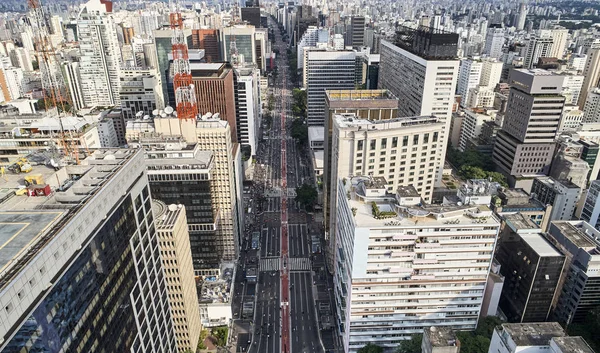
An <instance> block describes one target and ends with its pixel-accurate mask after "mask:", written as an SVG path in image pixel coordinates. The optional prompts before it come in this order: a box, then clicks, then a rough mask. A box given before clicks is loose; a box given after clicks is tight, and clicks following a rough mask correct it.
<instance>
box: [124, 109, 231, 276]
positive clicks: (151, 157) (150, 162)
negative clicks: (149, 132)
mask: <svg viewBox="0 0 600 353" xmlns="http://www.w3.org/2000/svg"><path fill="white" fill-rule="evenodd" d="M161 123H162V119H161ZM159 130H160V131H163V130H164V129H163V130H161V129H160V127H159ZM138 143H139V144H140V145H141V146H142V147H144V148H145V149H146V167H147V169H148V180H149V184H150V190H151V191H152V197H153V198H154V199H156V200H160V201H162V202H164V203H174V202H179V203H181V204H183V205H184V207H185V212H186V215H187V221H186V224H187V226H188V228H189V230H188V236H189V242H190V249H191V254H192V260H193V267H194V270H195V271H196V275H199V274H200V271H202V270H206V269H216V268H219V265H220V262H221V260H222V256H223V253H224V251H223V249H224V245H225V244H220V239H218V238H217V227H218V223H217V218H216V212H215V211H214V210H215V209H216V208H214V207H213V205H214V206H215V207H216V206H217V205H216V203H215V202H216V201H215V200H216V198H215V197H213V195H212V193H211V190H212V189H211V187H212V185H211V184H212V178H211V174H212V173H214V168H215V162H214V156H213V153H212V152H211V151H202V150H200V148H199V146H198V145H197V144H191V145H188V144H187V143H186V142H185V140H183V139H182V138H176V137H169V138H157V137H152V136H147V137H142V138H140V140H139V141H138ZM130 144H131V142H130ZM174 171H177V173H175V172H174Z"/></svg>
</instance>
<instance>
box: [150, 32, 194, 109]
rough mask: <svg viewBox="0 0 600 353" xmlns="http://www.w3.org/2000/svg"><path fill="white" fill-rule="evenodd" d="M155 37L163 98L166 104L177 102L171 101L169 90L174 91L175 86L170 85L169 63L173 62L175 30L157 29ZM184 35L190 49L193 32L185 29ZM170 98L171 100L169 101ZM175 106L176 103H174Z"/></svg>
mask: <svg viewBox="0 0 600 353" xmlns="http://www.w3.org/2000/svg"><path fill="white" fill-rule="evenodd" d="M152 33H153V35H154V46H155V48H156V59H157V62H158V68H157V69H158V72H159V73H160V80H161V83H162V89H163V97H164V98H165V104H166V102H167V101H168V102H175V99H173V100H172V101H171V100H170V97H171V96H170V95H169V88H170V89H171V90H172V89H173V85H169V83H171V82H172V81H171V80H169V76H170V74H169V62H170V60H172V58H173V57H172V47H173V43H171V41H172V38H173V30H171V29H157V30H154V31H153V32H152ZM183 33H184V35H185V38H186V40H187V43H188V47H191V43H192V32H191V30H189V29H184V30H183ZM167 97H169V99H167ZM172 104H174V103H172Z"/></svg>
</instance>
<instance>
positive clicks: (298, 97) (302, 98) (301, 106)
mask: <svg viewBox="0 0 600 353" xmlns="http://www.w3.org/2000/svg"><path fill="white" fill-rule="evenodd" d="M292 97H293V98H294V102H293V104H292V113H293V114H294V116H301V117H306V107H307V96H306V90H302V89H299V88H294V89H293V90H292Z"/></svg>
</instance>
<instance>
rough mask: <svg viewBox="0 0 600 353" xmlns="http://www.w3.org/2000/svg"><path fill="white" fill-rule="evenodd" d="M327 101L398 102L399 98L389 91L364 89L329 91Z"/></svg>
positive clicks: (326, 92) (326, 93)
mask: <svg viewBox="0 0 600 353" xmlns="http://www.w3.org/2000/svg"><path fill="white" fill-rule="evenodd" d="M325 95H326V96H327V99H329V100H330V101H333V100H341V101H343V100H384V99H391V100H394V101H396V100H397V99H398V98H396V96H394V94H393V93H392V92H390V91H388V90H387V89H364V90H353V89H352V90H327V91H325Z"/></svg>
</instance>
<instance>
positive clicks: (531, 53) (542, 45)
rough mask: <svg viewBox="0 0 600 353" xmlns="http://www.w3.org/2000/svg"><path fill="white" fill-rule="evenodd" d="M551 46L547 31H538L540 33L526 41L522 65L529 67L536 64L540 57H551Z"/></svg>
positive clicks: (550, 38)
mask: <svg viewBox="0 0 600 353" xmlns="http://www.w3.org/2000/svg"><path fill="white" fill-rule="evenodd" d="M552 47H553V42H552V37H551V36H550V33H549V32H548V31H540V33H538V34H536V35H533V36H532V37H531V38H529V40H528V41H527V48H526V51H525V57H524V61H523V67H524V68H526V69H531V68H533V67H534V66H536V65H537V63H538V60H539V59H540V58H548V57H551V53H552Z"/></svg>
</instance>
